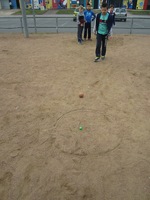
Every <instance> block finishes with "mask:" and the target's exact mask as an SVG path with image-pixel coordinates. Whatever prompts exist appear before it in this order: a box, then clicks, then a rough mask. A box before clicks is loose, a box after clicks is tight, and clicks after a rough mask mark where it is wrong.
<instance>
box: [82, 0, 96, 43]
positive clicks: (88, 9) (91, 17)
mask: <svg viewBox="0 0 150 200" xmlns="http://www.w3.org/2000/svg"><path fill="white" fill-rule="evenodd" d="M84 16H85V27H84V40H86V38H87V32H88V40H89V41H91V40H92V39H91V22H92V21H94V19H95V17H96V16H95V14H94V12H93V11H91V5H90V4H89V3H88V4H87V7H86V10H85V11H84Z"/></svg>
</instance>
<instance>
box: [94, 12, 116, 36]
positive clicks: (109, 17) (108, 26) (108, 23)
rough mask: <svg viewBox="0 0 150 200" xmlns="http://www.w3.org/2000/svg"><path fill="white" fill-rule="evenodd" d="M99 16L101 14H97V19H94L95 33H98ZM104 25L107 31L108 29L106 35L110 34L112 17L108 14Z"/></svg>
mask: <svg viewBox="0 0 150 200" xmlns="http://www.w3.org/2000/svg"><path fill="white" fill-rule="evenodd" d="M100 16H101V13H98V14H97V17H96V32H98V27H99V23H100ZM106 24H107V29H108V33H107V34H109V32H110V29H111V27H112V25H113V17H112V16H111V14H110V13H109V15H108V19H107V21H106Z"/></svg>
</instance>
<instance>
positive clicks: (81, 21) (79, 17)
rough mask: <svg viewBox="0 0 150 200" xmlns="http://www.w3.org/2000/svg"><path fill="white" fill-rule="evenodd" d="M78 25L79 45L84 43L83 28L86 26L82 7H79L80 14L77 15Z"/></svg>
mask: <svg viewBox="0 0 150 200" xmlns="http://www.w3.org/2000/svg"><path fill="white" fill-rule="evenodd" d="M77 23H78V31H77V38H78V44H82V42H83V39H82V32H83V27H84V24H85V17H84V12H83V6H82V5H80V6H79V13H78V15H77Z"/></svg>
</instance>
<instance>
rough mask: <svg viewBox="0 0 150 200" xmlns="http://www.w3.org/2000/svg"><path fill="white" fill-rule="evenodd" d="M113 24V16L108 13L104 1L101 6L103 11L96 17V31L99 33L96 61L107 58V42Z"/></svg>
mask: <svg viewBox="0 0 150 200" xmlns="http://www.w3.org/2000/svg"><path fill="white" fill-rule="evenodd" d="M112 24H113V18H112V16H111V15H110V13H108V8H107V4H106V3H103V4H102V7H101V13H99V14H98V15H97V17H96V26H95V28H96V30H95V33H97V42H96V50H95V54H96V58H95V60H94V61H95V62H98V61H100V58H101V59H102V60H104V59H105V55H106V44H107V39H108V34H109V32H110V29H111V27H112ZM101 46H102V52H101Z"/></svg>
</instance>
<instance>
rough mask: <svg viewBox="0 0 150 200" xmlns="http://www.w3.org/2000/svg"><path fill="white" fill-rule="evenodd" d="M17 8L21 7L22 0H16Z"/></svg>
mask: <svg viewBox="0 0 150 200" xmlns="http://www.w3.org/2000/svg"><path fill="white" fill-rule="evenodd" d="M16 4H17V8H18V9H20V2H19V0H16Z"/></svg>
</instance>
